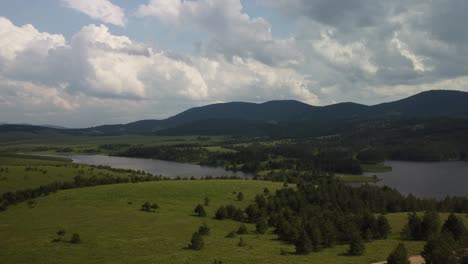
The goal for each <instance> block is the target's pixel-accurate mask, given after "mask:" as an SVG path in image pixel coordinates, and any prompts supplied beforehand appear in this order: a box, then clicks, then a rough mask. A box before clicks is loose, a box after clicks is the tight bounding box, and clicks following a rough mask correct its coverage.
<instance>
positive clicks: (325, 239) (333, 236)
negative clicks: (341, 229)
mask: <svg viewBox="0 0 468 264" xmlns="http://www.w3.org/2000/svg"><path fill="white" fill-rule="evenodd" d="M320 229H321V231H322V243H323V246H324V247H326V248H329V247H333V246H334V245H335V243H336V240H337V234H338V231H337V230H336V227H335V225H333V223H331V222H329V221H326V222H324V223H323V224H322V225H321V228H320Z"/></svg>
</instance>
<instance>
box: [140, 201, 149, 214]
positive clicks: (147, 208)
mask: <svg viewBox="0 0 468 264" xmlns="http://www.w3.org/2000/svg"><path fill="white" fill-rule="evenodd" d="M141 210H142V211H145V212H149V211H151V204H150V203H149V202H145V203H144V204H142V205H141Z"/></svg>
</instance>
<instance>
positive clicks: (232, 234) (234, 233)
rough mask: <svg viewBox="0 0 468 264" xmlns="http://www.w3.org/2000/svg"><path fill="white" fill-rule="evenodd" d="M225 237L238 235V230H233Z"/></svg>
mask: <svg viewBox="0 0 468 264" xmlns="http://www.w3.org/2000/svg"><path fill="white" fill-rule="evenodd" d="M225 237H226V238H234V237H236V231H231V232H229V233H228V234H227V235H226V236H225Z"/></svg>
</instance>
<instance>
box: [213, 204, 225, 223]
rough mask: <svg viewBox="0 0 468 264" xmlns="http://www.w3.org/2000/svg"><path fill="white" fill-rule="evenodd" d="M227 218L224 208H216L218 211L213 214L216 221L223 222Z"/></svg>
mask: <svg viewBox="0 0 468 264" xmlns="http://www.w3.org/2000/svg"><path fill="white" fill-rule="evenodd" d="M226 216H227V213H226V207H224V206H221V207H219V208H218V210H216V213H215V218H216V219H218V220H223V219H225V218H226Z"/></svg>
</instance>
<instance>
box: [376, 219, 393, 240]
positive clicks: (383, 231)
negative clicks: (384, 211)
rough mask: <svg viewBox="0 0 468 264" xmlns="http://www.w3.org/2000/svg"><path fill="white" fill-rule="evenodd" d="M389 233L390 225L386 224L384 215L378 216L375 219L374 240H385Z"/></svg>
mask: <svg viewBox="0 0 468 264" xmlns="http://www.w3.org/2000/svg"><path fill="white" fill-rule="evenodd" d="M389 233H390V224H389V223H388V220H387V218H386V217H385V216H384V215H380V216H379V217H378V218H377V224H376V230H375V238H377V239H387V237H388V234H389Z"/></svg>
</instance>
